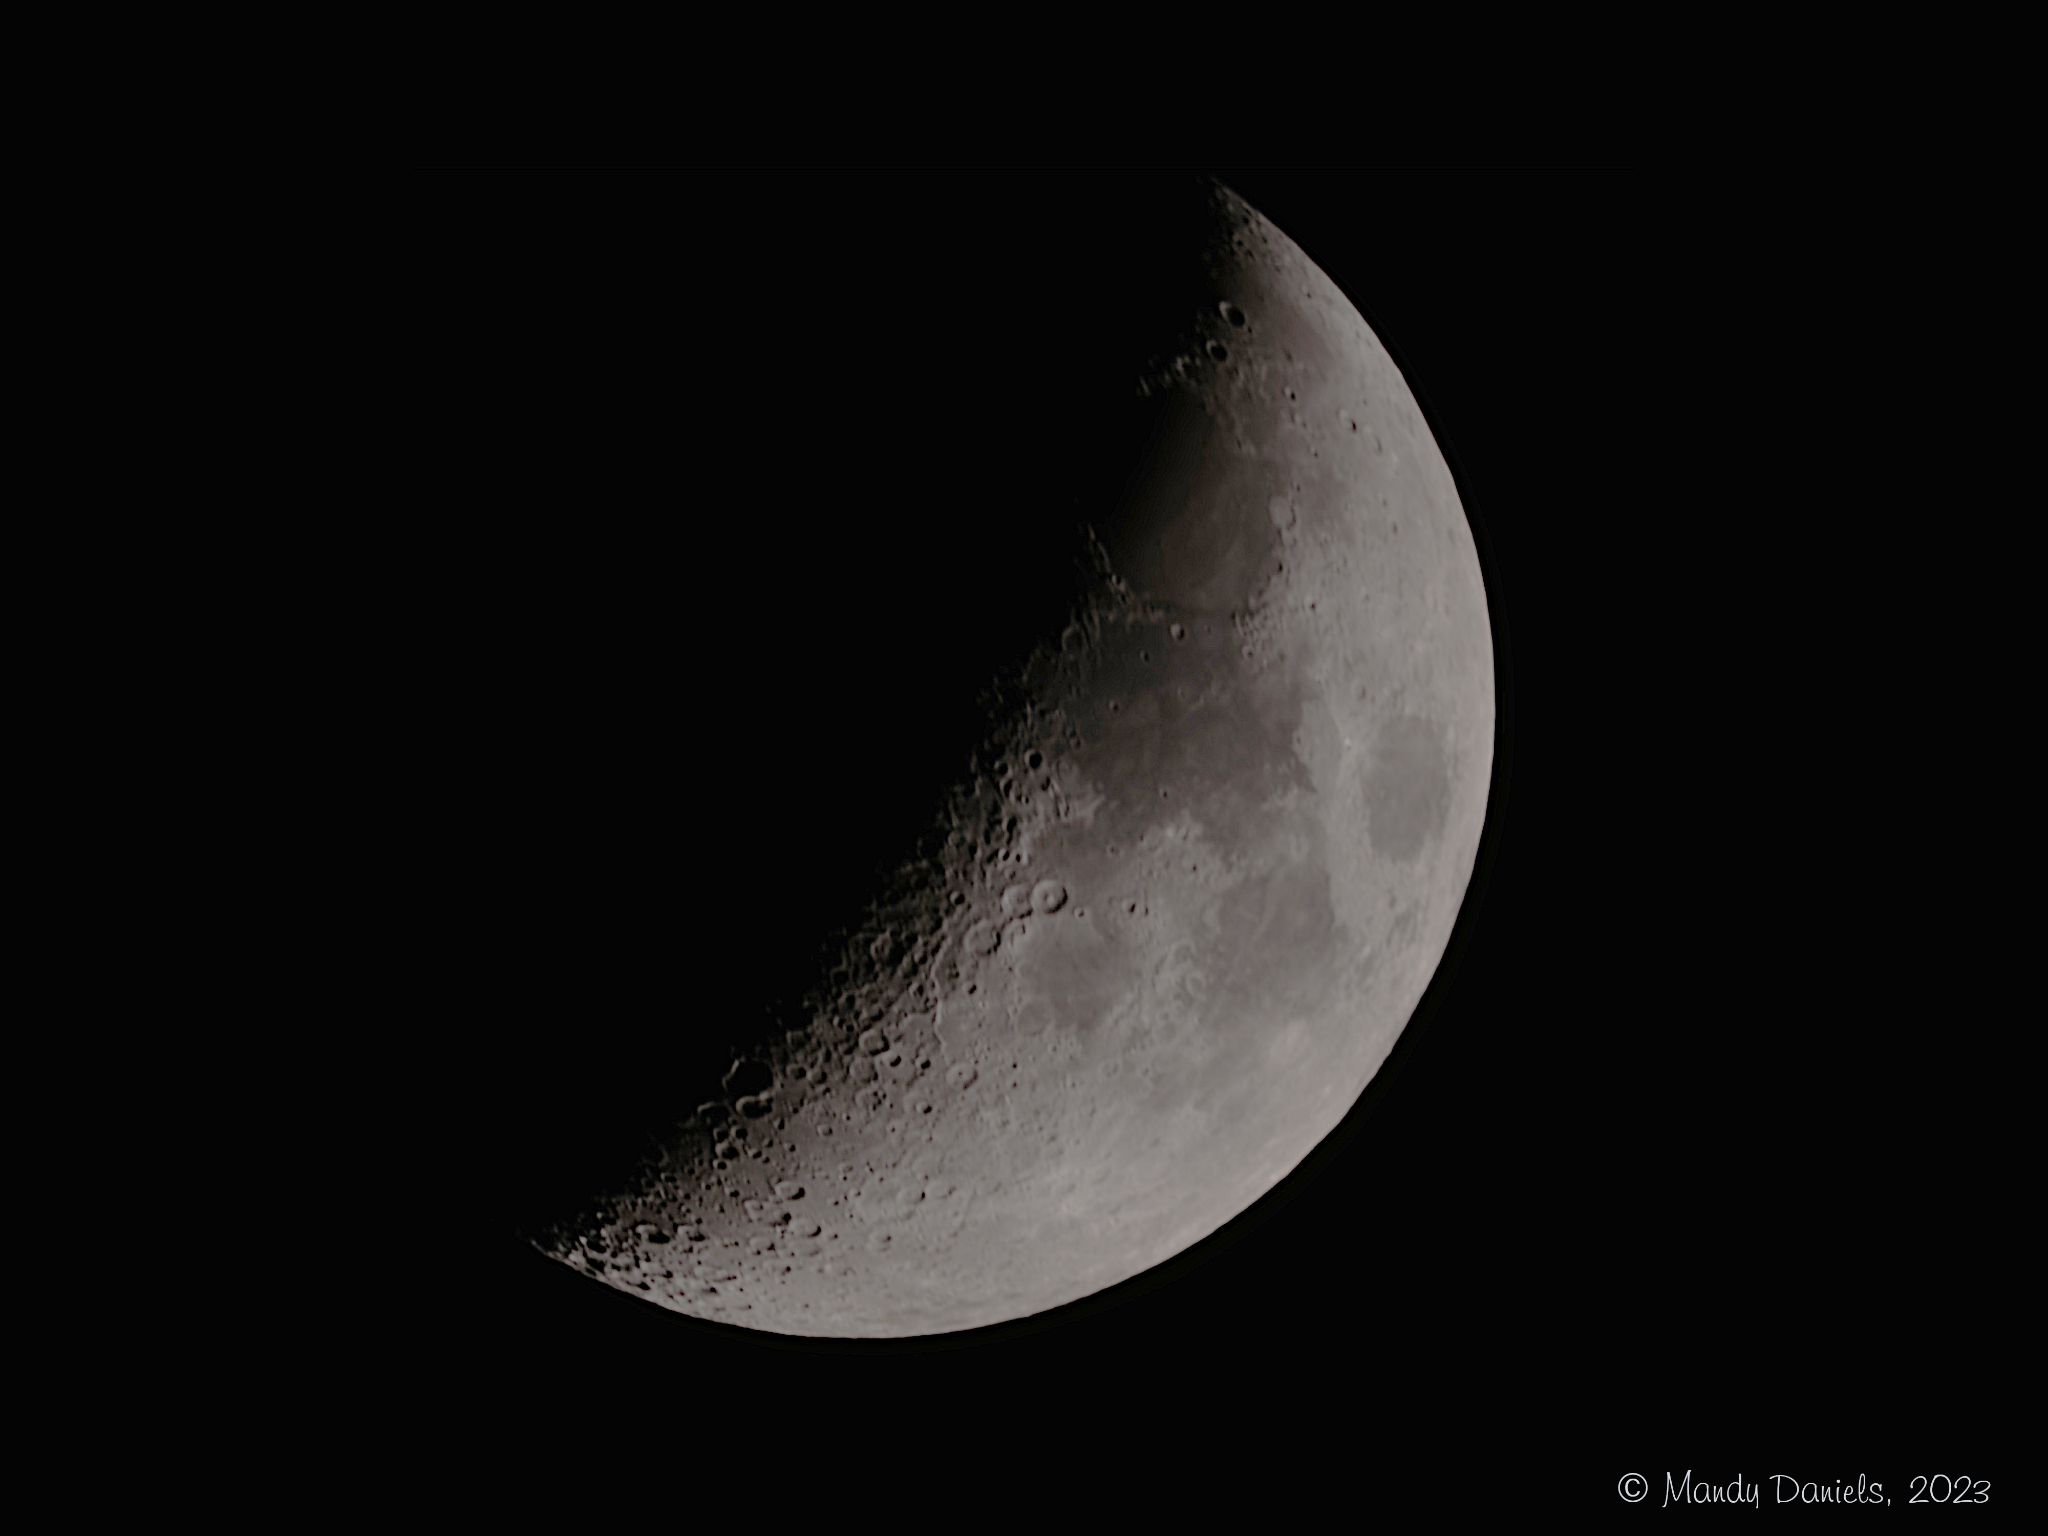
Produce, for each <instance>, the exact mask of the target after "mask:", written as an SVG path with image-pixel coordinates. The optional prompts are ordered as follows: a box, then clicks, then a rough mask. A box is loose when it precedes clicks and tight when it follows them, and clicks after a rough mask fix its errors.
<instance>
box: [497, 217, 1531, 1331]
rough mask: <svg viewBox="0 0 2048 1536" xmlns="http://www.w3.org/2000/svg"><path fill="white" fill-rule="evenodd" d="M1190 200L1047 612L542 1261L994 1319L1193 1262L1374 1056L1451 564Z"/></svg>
mask: <svg viewBox="0 0 2048 1536" xmlns="http://www.w3.org/2000/svg"><path fill="white" fill-rule="evenodd" d="M1189 195H1190V198H1191V201H1190V204H1189V210H1188V212H1189V217H1188V219H1187V220H1186V221H1185V229H1184V230H1182V229H1181V227H1180V226H1176V236H1175V238H1176V240H1177V241H1179V242H1180V243H1179V244H1178V246H1177V247H1176V248H1175V249H1173V250H1169V251H1166V252H1164V253H1163V254H1159V255H1157V257H1156V259H1157V260H1158V261H1159V262H1160V263H1161V264H1162V275H1161V288H1162V291H1167V292H1175V293H1178V292H1180V291H1183V290H1184V291H1186V292H1187V293H1189V294H1190V295H1192V297H1191V298H1190V300H1189V302H1188V303H1187V304H1186V306H1185V307H1184V308H1183V309H1182V311H1181V312H1180V313H1179V314H1178V315H1177V317H1173V318H1172V323H1171V324H1170V325H1168V326H1166V327H1165V328H1163V329H1161V330H1160V331H1159V332H1157V333H1156V334H1155V335H1153V336H1152V337H1151V338H1149V344H1148V345H1147V346H1146V347H1145V348H1144V349H1142V350H1141V351H1139V352H1137V353H1135V354H1134V355H1132V356H1131V357H1130V358H1129V360H1128V372H1127V375H1126V379H1125V384H1126V390H1125V393H1124V399H1123V402H1122V404H1121V406H1120V407H1119V411H1120V412H1121V414H1122V417H1123V420H1122V421H1121V422H1120V423H1119V424H1117V426H1116V431H1115V440H1116V441H1117V442H1120V443H1124V442H1127V443H1131V444H1135V445H1136V446H1135V448H1133V449H1132V450H1131V451H1130V452H1129V453H1128V455H1126V457H1125V459H1124V461H1123V470H1122V472H1121V473H1120V475H1118V476H1115V477H1112V482H1113V483H1112V482H1106V483H1104V484H1103V485H1100V486H1084V487H1080V488H1078V490H1077V499H1076V517H1075V519H1074V527H1073V549H1072V554H1073V557H1074V560H1075V562H1076V566H1077V569H1079V570H1080V571H1081V573H1082V576H1081V579H1080V580H1079V581H1078V583H1077V585H1076V587H1075V589H1074V595H1073V600H1072V601H1071V603H1069V604H1068V605H1067V609H1066V612H1065V614H1064V618H1063V622H1061V623H1059V624H1058V625H1057V627H1056V628H1049V629H1048V630H1047V632H1045V633H1043V634H1041V635H1038V636H1036V637H1035V642H1034V643H1033V644H1032V645H1031V647H1030V648H1029V650H1028V654H1026V655H1024V656H1023V658H1022V660H1021V662H1019V663H1018V664H1016V665H1014V666H1012V667H1010V668H1009V669H1008V670H1007V671H1006V672H1005V673H1004V674H1003V675H1002V676H1000V677H999V678H995V679H992V683H993V684H994V686H992V687H991V689H990V690H989V693H988V695H987V698H986V700H985V708H984V709H983V711H982V713H981V715H980V719H981V720H982V722H983V723H984V724H985V727H986V728H985V731H984V733H983V735H982V739H981V740H980V742H979V744H978V746H977V747H976V748H975V749H974V750H973V751H972V752H971V753H969V754H967V755H966V756H965V757H964V759H963V760H962V761H960V762H959V763H958V764H957V766H956V771H955V772H954V774H953V775H952V777H951V779H950V781H948V782H945V783H942V784H935V785H934V786H933V787H932V794H931V804H930V819H929V828H928V833H927V835H926V836H925V837H924V838H923V839H922V840H920V841H919V842H918V843H917V845H916V846H915V847H914V848H911V849H907V850H906V853H905V857H904V858H903V860H902V861H901V862H900V863H899V864H898V865H897V867H896V868H895V870H894V873H893V874H892V875H891V876H890V877H889V878H887V879H886V880H884V881H883V882H882V883H881V884H879V885H878V886H877V888H876V889H875V890H874V892H873V896H872V900H871V901H870V902H869V903H868V905H867V908H866V910H865V913H864V915H863V918H862V920H861V921H860V922H859V923H857V924H855V925H853V926H852V927H851V928H850V929H849V930H848V931H845V932H840V933H835V934H832V935H829V936H821V938H820V948H819V951H818V954H819V963H818V966H817V969H816V972H815V979H814V981H813V982H812V983H811V984H810V985H808V986H807V987H806V988H804V989H803V990H802V991H801V993H800V995H799V996H797V997H796V998H794V999H793V1000H792V1001H791V1002H789V1003H788V1004H787V1005H786V1006H785V1007H784V1009H783V1012H782V1013H781V1015H780V1016H779V1017H778V1018H777V1019H776V1020H775V1024H776V1027H775V1028H774V1029H773V1030H772V1031H770V1032H768V1033H767V1034H766V1035H765V1036H764V1037H759V1038H754V1039H751V1040H749V1041H747V1042H744V1044H743V1046H742V1048H740V1049H737V1050H735V1052H734V1053H733V1054H732V1055H731V1058H730V1060H729V1062H728V1063H727V1064H726V1065H725V1068H724V1070H723V1073H722V1075H721V1076H720V1078H719V1080H718V1081H717V1082H716V1083H705V1084H701V1085H699V1084H693V1083H688V1082H678V1083H677V1084H676V1096H677V1102H676V1105H675V1113H674V1116H673V1120H672V1128H671V1131H670V1133H669V1134H668V1135H667V1137H666V1138H665V1140H664V1141H663V1142H662V1143H661V1144H660V1145H659V1146H658V1147H656V1148H654V1149H653V1150H651V1151H650V1153H649V1155H648V1156H647V1157H646V1158H645V1160H644V1162H643V1163H642V1165H641V1166H640V1167H639V1168H638V1169H637V1171H635V1172H634V1173H633V1174H632V1175H631V1176H629V1177H627V1178H625V1179H623V1180H622V1181H620V1182H619V1183H618V1184H617V1185H616V1186H615V1187H609V1188H604V1189H595V1190H592V1191H591V1192H590V1196H589V1198H588V1199H587V1200H586V1201H584V1202H583V1204H582V1207H581V1209H580V1210H579V1211H578V1213H577V1214H576V1215H575V1216H574V1217H572V1218H570V1219H567V1220H561V1221H556V1222H554V1223H552V1224H551V1225H549V1226H547V1227H546V1228H545V1229H543V1230H540V1231H536V1232H533V1233H530V1234H529V1236H530V1238H531V1240H532V1241H533V1242H534V1243H535V1245H536V1246H538V1247H539V1248H540V1249H541V1250H542V1251H543V1252H544V1253H546V1254H548V1255H550V1256H551V1257H553V1258H555V1259H558V1260H560V1261H561V1262H562V1263H564V1264H566V1265H568V1266H570V1267H571V1268H573V1269H576V1270H578V1271H580V1272H582V1273H584V1274H587V1275H589V1276H591V1277H592V1278H593V1279H595V1280H597V1281H600V1282H602V1283H603V1284H606V1285H609V1286H613V1287H617V1288H619V1289H621V1290H625V1291H627V1292H628V1293H629V1294H632V1295H636V1296H641V1297H644V1298H645V1299H646V1300H648V1301H649V1302H652V1303H654V1304H657V1305H659V1306H662V1307H666V1308H670V1309H672V1310H674V1311H677V1312H681V1313H685V1314H689V1315H691V1316H694V1317H701V1318H710V1319H715V1320H718V1321H721V1322H727V1323H737V1324H740V1325H743V1326H745V1327H749V1328H755V1329H761V1330H766V1331H769V1332H774V1333H781V1334H792V1335H814V1336H842V1337H902V1336H914V1335H924V1334H936V1333H946V1332H951V1331H956V1330H961V1329H969V1328H975V1327H980V1326H984V1325H988V1324H993V1323H1000V1322H1004V1321H1007V1320H1010V1319H1014V1318H1018V1317H1022V1316H1027V1315H1030V1314H1034V1313H1038V1312H1042V1311H1045V1310H1047V1309H1049V1308H1053V1307H1056V1306H1059V1305H1061V1304H1063V1303H1066V1302H1069V1301H1072V1300H1075V1299H1077V1298H1080V1297H1083V1296H1087V1295H1089V1294H1091V1293H1094V1292H1096V1291H1099V1290H1101V1289H1103V1288H1105V1287H1108V1286H1111V1285H1114V1284H1116V1283H1117V1282H1119V1281H1122V1280H1124V1279H1127V1278H1128V1277H1130V1276H1133V1275H1135V1274H1138V1273H1140V1272H1142V1271H1144V1270H1146V1269H1149V1268H1151V1267H1152V1266H1154V1265H1157V1264H1159V1263H1160V1262H1161V1261H1163V1260H1165V1259H1167V1258H1169V1257H1170V1256H1172V1255H1173V1254H1176V1253H1178V1252H1180V1251H1181V1250H1183V1249H1185V1248H1186V1247H1188V1246H1189V1245H1190V1244H1192V1243H1194V1242H1196V1241H1198V1240H1199V1239H1201V1238H1203V1237H1204V1236H1206V1235H1208V1234H1209V1233H1211V1232H1213V1231H1215V1230H1216V1229H1217V1228H1218V1227H1220V1226H1222V1225H1223V1224H1224V1223H1225V1222H1227V1221H1229V1220H1230V1219H1231V1218H1232V1217H1233V1216H1235V1215H1237V1214H1238V1213H1239V1212H1240V1211H1243V1210H1244V1209H1245V1208H1246V1207H1247V1206H1249V1205H1250V1204H1251V1203H1252V1202H1254V1201H1255V1200H1257V1199H1258V1198H1259V1197H1260V1196H1261V1195H1263V1194H1264V1193H1265V1192H1266V1191H1267V1190H1268V1189H1270V1188H1271V1187H1272V1186H1273V1185H1274V1184H1276V1183H1277V1182H1279V1181H1280V1180H1281V1179H1283V1178H1285V1177H1286V1176H1287V1175H1288V1174H1289V1172H1290V1171H1291V1170H1293V1169H1294V1168H1295V1167H1296V1166H1297V1165H1298V1164H1299V1163H1300V1162H1301V1161H1302V1159H1303V1158H1304V1157H1305V1156H1306V1155H1307V1154H1308V1153H1309V1152H1310V1151H1311V1150H1312V1149H1313V1148H1314V1147H1315V1146H1316V1144H1317V1143H1318V1142H1319V1141H1320V1140H1322V1139H1323V1138H1324V1137H1325V1136H1327V1135H1328V1134H1329V1133H1330V1132H1331V1131H1332V1130H1333V1129H1334V1128H1335V1127H1336V1126H1337V1124H1338V1123H1339V1122H1340V1121H1341V1120H1342V1119H1343V1118H1344V1116H1345V1114H1346V1112H1347V1111H1348V1110H1350V1108H1351V1107H1352V1105H1353V1104H1354V1103H1355V1102H1356V1101H1357V1099H1358V1097H1359V1095H1360V1094H1361V1093H1362V1092H1363V1090H1364V1089H1365V1087H1366V1085H1367V1083H1368V1082H1369V1081H1370V1080H1371V1079H1372V1077H1373V1075H1374V1073H1375V1072H1376V1071H1377V1070H1378V1069H1379V1067H1380V1065H1381V1064H1382V1062H1384V1061H1385V1059H1386V1057H1387V1054H1388V1052H1389V1051H1390V1050H1391V1048H1392V1047H1393V1045H1394V1043H1395V1040H1396V1038H1397V1037H1398V1036H1399V1034H1400V1032H1401V1030H1402V1028H1403V1026H1404V1025H1405V1024H1406V1023H1407V1021H1408V1019H1409V1017H1410V1015H1411V1014H1412V1012H1413V1011H1414V1008H1415V1006H1416V1004H1417V1002H1418V1000H1419V999H1420V997H1421V995H1422V992H1423V990H1424V988H1425V987H1426V986H1427V984H1428V982H1429V980H1430V978H1431V975H1432V973H1433V972H1434V970H1435V968H1436V966H1437V964H1438V962H1439V960H1440V959H1441V957H1442V955H1443V953H1444V949H1445V945H1446V943H1447V941H1448V939H1449V936H1450V932H1451V928H1452V924H1453V922H1454V920H1455V919H1456V916H1457V913H1458V910H1459V906H1460V903H1461V901H1462V900H1463V898H1464V894H1465V891H1466V887H1467V883H1468V881H1469V879H1470V876H1471V873H1472V867H1473V860H1474V855H1475V851H1476V848H1477V846H1478V842H1479V837H1480V831H1481V826H1482V823H1483V821H1484V818H1485V813H1486V795H1487V785H1488V778H1489V772H1490V767H1491V761H1492V749H1493V733H1494V691H1493V689H1494V682H1493V655H1492V648H1491V640H1490V635H1489V626H1488V619H1487V606H1486V597H1485V592H1484V589H1483V585H1482V581H1481V574H1480V565H1479V560H1478V556H1477V552H1476V550H1475V548H1474V543H1473V538H1472V534H1471V530H1470V528H1469V527H1468V525H1467V522H1466V519H1465V516H1464V513H1463V510H1462V508H1461V507H1460V505H1459V500H1458V494H1457V490H1456V487H1455V486H1454V484H1453V481H1452V477H1451V474H1450V471H1449V469H1448V468H1447V466H1446V464H1445V461H1444V458H1443V455H1442V453H1441V452H1440V451H1439V449H1438V446H1437V444H1436V442H1435V441H1434V439H1433V438H1432V436H1431V434H1430V431H1429V429H1428V427H1427V426H1426V424H1425V423H1424V420H1423V417H1422V413H1421V411H1420V409H1419V408H1418V406H1417V404H1416V401H1415V398H1414V396H1413V394H1412V393H1411V392H1410V390H1409V388H1408V386H1407V384H1406V383H1405V382H1404V381H1403V379H1402V377H1401V374H1400V372H1399V371H1398V369H1397V368H1396V367H1395V366H1394V363H1393V362H1392V360H1391V359H1390V358H1389V356H1388V355H1387V352H1386V350H1385V349H1384V348H1383V347H1382V346H1381V345H1380V343H1379V341H1378V340H1377V338H1376V337H1375V336H1374V335H1373V333H1372V331H1371V329H1370V328H1369V327H1368V326H1367V324H1366V322H1365V321H1364V319H1363V318H1362V317H1361V316H1360V315H1359V313H1358V311H1357V309H1356V308H1355V307H1354V306H1353V305H1352V304H1351V302H1350V301H1349V300H1348V299H1347V298H1346V297H1345V295H1344V294H1343V293H1342V292H1341V291H1340V290H1339V289H1338V288H1337V286H1336V285H1335V284H1334V283H1332V282H1331V281H1330V279H1329V278H1328V277H1326V276H1325V275H1324V274H1323V273H1322V272H1321V271H1320V270H1318V268H1317V267H1316V266H1315V265H1314V263H1313V262H1311V261H1310V260H1309V259H1308V257H1307V256H1305V255H1304V254H1303V252H1302V251H1301V250H1300V249H1299V248H1298V247H1297V246H1296V245H1295V244H1294V243H1293V242H1292V241H1290V240H1289V239H1288V238H1287V237H1286V236H1285V235H1284V234H1282V233H1281V232H1280V231H1279V230H1277V229H1275V228H1274V227H1273V225H1272V224H1271V223H1270V222H1268V221H1267V220H1266V219H1265V218H1263V217H1262V216H1261V215H1260V214H1259V213H1257V212H1256V211H1255V210H1254V209H1252V208H1251V207H1249V206H1248V205H1247V204H1246V203H1245V202H1244V201H1243V200H1242V199H1241V198H1239V197H1238V196H1236V195H1235V194H1234V193H1232V192H1230V191H1229V190H1228V189H1226V188H1223V187H1221V186H1218V185H1216V184H1214V183H1204V184H1200V185H1199V186H1197V187H1195V188H1193V189H1192V190H1191V192H1190V194H1189ZM1167 267H1170V268H1171V270H1170V271H1167V270H1165V268H1167ZM1099 425H1100V424H1099V423H1098V422H1096V421H1095V419H1094V418H1092V417H1090V418H1087V426H1086V428H1085V430H1089V431H1094V430H1096V428H1097V427H1098V426H1099Z"/></svg>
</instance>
